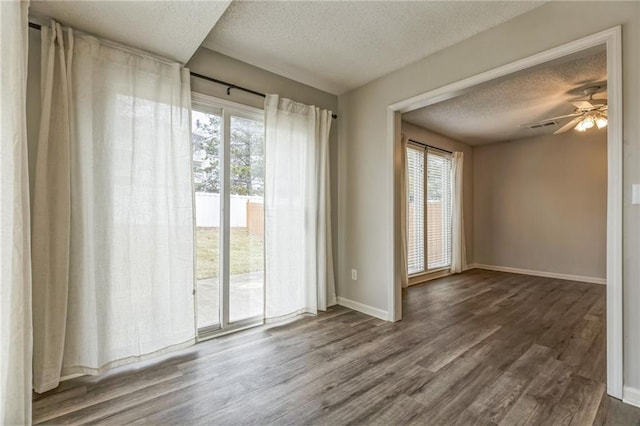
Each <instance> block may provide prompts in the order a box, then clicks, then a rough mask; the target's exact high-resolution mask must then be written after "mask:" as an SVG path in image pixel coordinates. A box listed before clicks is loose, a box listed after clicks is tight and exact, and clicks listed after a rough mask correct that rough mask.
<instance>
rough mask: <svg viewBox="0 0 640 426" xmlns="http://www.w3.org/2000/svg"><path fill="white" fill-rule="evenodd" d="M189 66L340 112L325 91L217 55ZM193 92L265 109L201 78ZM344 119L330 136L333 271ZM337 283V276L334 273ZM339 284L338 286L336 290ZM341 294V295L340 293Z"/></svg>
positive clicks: (199, 56)
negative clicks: (340, 144) (338, 166)
mask: <svg viewBox="0 0 640 426" xmlns="http://www.w3.org/2000/svg"><path fill="white" fill-rule="evenodd" d="M187 67H188V68H189V69H190V70H191V71H193V72H196V73H198V74H203V75H206V76H209V77H214V78H216V79H218V80H223V81H227V82H229V83H234V84H237V85H238V86H243V87H246V88H248V89H252V90H255V91H258V92H262V93H275V94H278V95H280V96H281V97H284V98H289V99H292V100H294V101H296V102H302V103H305V104H308V105H315V106H317V107H320V108H324V109H329V110H331V111H333V112H337V111H338V97H337V96H335V95H332V94H330V93H327V92H323V91H322V90H319V89H316V88H313V87H311V86H307V85H305V84H302V83H299V82H297V81H294V80H290V79H288V78H286V77H282V76H280V75H278V74H274V73H271V72H269V71H265V70H263V69H261V68H258V67H255V66H253V65H249V64H247V63H245V62H241V61H238V60H236V59H233V58H230V57H228V56H225V55H222V54H220V53H218V52H214V51H212V50H209V49H206V48H204V47H201V48H199V49H198V50H197V51H196V53H195V54H194V55H193V57H192V58H191V59H190V60H189V62H188V63H187ZM191 91H192V92H198V93H203V94H206V95H210V96H215V97H218V98H221V99H227V100H230V101H233V102H237V103H240V104H244V105H250V106H254V107H258V108H263V107H264V99H263V98H261V97H259V96H256V95H252V94H248V93H244V92H241V91H240V90H231V95H230V96H227V91H226V87H225V86H221V85H219V84H215V83H211V82H208V81H206V80H203V79H200V78H195V77H192V78H191ZM341 121H342V120H341V117H338V118H337V119H335V120H333V122H332V125H331V132H330V134H329V162H330V168H331V170H330V179H331V224H332V226H331V236H332V239H333V244H332V247H333V264H334V270H335V269H336V267H335V265H337V256H338V207H337V206H338V198H337V197H338V169H337V164H338V158H337V157H338V132H339V123H340V122H341ZM335 276H336V281H337V280H338V274H337V273H336V274H335ZM337 288H338V285H337V284H336V291H337ZM338 295H340V294H339V293H338Z"/></svg>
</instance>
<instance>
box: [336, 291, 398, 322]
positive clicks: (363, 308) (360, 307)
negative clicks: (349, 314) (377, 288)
mask: <svg viewBox="0 0 640 426" xmlns="http://www.w3.org/2000/svg"><path fill="white" fill-rule="evenodd" d="M338 305H340V306H344V307H346V308H349V309H353V310H354V311H358V312H362V313H363V314H367V315H371V316H372V317H376V318H380V319H381V320H385V321H391V320H390V319H389V313H388V312H387V311H383V310H382V309H378V308H374V307H373V306H369V305H365V304H364V303H360V302H356V301H353V300H350V299H346V298H344V297H339V296H338Z"/></svg>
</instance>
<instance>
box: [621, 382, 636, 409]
mask: <svg viewBox="0 0 640 426" xmlns="http://www.w3.org/2000/svg"><path fill="white" fill-rule="evenodd" d="M622 402H625V403H627V404H630V405H634V406H636V407H640V389H636V388H632V387H631V386H624V387H623V388H622Z"/></svg>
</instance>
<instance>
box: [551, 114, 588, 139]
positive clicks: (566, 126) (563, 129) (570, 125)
mask: <svg viewBox="0 0 640 426" xmlns="http://www.w3.org/2000/svg"><path fill="white" fill-rule="evenodd" d="M581 119H582V116H580V117H576V118H574V119H573V120H571V121H570V122H568V123H567V124H565V125H564V126H562V127H561V128H559V129H558V130H556V131H555V132H553V134H554V135H559V134H560V133H564V132H566V131H568V130H570V129H571V128H572V127H574V126H575V125H576V124H578V123H579V122H580V120H581Z"/></svg>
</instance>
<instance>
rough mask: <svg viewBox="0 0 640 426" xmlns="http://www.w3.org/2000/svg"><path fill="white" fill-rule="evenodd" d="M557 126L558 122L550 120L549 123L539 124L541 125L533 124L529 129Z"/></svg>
mask: <svg viewBox="0 0 640 426" xmlns="http://www.w3.org/2000/svg"><path fill="white" fill-rule="evenodd" d="M557 124H558V122H557V121H555V120H549V121H541V122H539V123H533V124H530V125H529V126H528V127H529V128H530V129H539V128H541V127H549V126H555V125H557Z"/></svg>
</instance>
